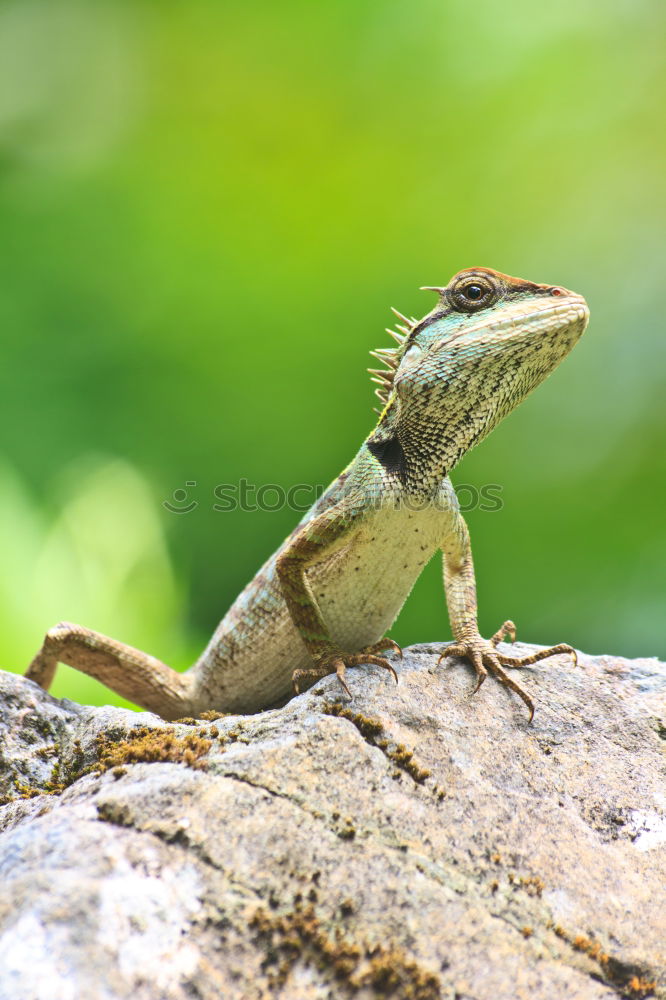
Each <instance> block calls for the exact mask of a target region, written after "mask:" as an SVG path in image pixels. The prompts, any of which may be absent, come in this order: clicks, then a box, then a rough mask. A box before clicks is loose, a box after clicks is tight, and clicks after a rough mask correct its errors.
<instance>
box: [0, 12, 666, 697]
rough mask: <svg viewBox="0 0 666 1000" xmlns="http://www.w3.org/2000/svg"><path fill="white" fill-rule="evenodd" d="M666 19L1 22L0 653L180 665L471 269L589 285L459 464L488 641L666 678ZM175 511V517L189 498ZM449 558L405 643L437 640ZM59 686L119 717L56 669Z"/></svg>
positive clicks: (20, 16)
mask: <svg viewBox="0 0 666 1000" xmlns="http://www.w3.org/2000/svg"><path fill="white" fill-rule="evenodd" d="M665 21H666V8H665V7H664V6H663V4H660V3H658V2H656V0H655V2H642V0H635V2H632V3H627V2H625V0H610V2H608V0H563V2H561V3H559V4H556V5H541V4H534V3H528V2H526V0H514V2H512V3H509V4H498V3H494V2H492V0H480V2H479V3H476V4H474V5H471V4H469V3H466V2H465V0H451V2H446V0H439V2H438V0H356V2H354V3H351V2H349V0H342V2H338V3H333V4H317V3H312V2H310V3H307V2H305V0H286V2H285V0H273V2H250V3H246V4H232V3H226V2H221V3H218V2H215V0H189V2H188V3H186V4H184V3H176V2H173V0H165V2H162V3H160V4H157V3H154V2H151V0H131V2H130V0H100V2H96V3H86V2H83V0H41V2H40V0H8V2H5V3H3V4H2V6H1V7H0V233H1V234H2V239H1V246H2V268H1V270H0V329H2V340H3V354H4V357H3V364H2V367H1V369H0V380H1V393H0V398H1V399H2V408H3V418H2V423H3V430H4V434H3V444H2V459H3V465H2V470H3V471H2V475H1V476H0V512H1V513H2V523H1V524H0V537H1V538H2V540H3V552H4V554H5V560H4V562H5V566H4V570H3V575H4V581H3V584H2V587H1V588H0V594H2V596H3V606H2V609H0V623H1V624H2V631H1V634H0V662H1V663H2V665H3V666H4V667H7V668H9V669H16V670H23V669H24V668H25V666H26V664H27V662H28V660H29V658H30V656H31V654H32V652H34V650H36V648H37V647H38V645H39V643H40V641H41V637H42V634H43V632H44V631H45V629H46V628H47V627H48V626H50V625H52V624H54V623H55V621H56V620H59V619H67V620H74V621H77V620H78V621H81V622H82V623H83V624H87V625H89V626H91V627H93V628H97V629H99V630H100V631H103V632H107V633H110V634H112V635H115V636H116V637H117V638H120V639H124V640H125V641H128V642H131V643H133V644H135V645H139V646H142V647H143V648H148V649H149V651H150V652H152V653H153V654H155V655H157V656H160V657H162V658H163V659H165V660H166V661H167V662H170V663H173V664H174V665H176V666H179V667H182V666H184V665H185V664H186V663H187V662H188V661H189V659H191V658H192V657H194V656H195V655H196V654H197V653H198V651H199V649H200V647H201V646H202V645H203V644H204V643H205V642H206V641H207V638H208V636H209V634H210V633H211V631H212V629H213V628H214V626H215V624H216V622H217V621H218V619H219V618H220V617H221V615H222V614H223V613H224V611H225V610H226V609H227V607H228V606H229V604H230V603H231V602H232V600H233V599H234V597H235V596H236V594H237V593H238V592H239V590H240V589H241V588H242V587H243V586H244V584H245V583H246V582H247V581H248V579H249V578H250V577H251V576H252V575H253V574H254V572H255V571H256V569H257V568H258V566H259V565H260V564H261V563H262V562H263V560H264V559H265V558H266V556H267V555H268V554H269V553H270V552H271V551H272V550H273V549H274V548H275V547H276V546H277V544H278V543H279V542H280V541H281V539H282V538H283V537H284V536H285V535H286V534H287V533H288V532H289V531H290V530H291V528H292V527H293V524H294V523H295V521H296V519H297V518H298V517H299V516H300V514H298V513H294V512H293V511H290V510H289V509H281V510H278V511H243V510H239V509H237V510H233V511H227V512H219V511H215V510H214V507H213V505H214V503H215V502H216V500H215V495H214V490H215V487H216V486H217V485H218V484H221V483H227V484H233V483H237V482H238V481H239V480H241V479H245V480H247V481H248V482H250V483H253V484H257V485H261V484H267V483H274V484H279V485H282V486H283V487H285V488H288V487H289V486H292V485H294V484H297V483H303V484H321V485H325V484H326V483H327V482H328V481H329V480H330V479H331V478H333V476H334V475H336V474H337V472H338V471H340V469H341V468H342V467H343V466H344V465H346V464H347V462H348V461H349V459H350V458H351V456H352V455H353V453H354V452H355V450H356V449H357V447H358V445H359V443H360V441H361V440H362V438H363V437H364V436H365V434H367V432H368V430H369V429H370V426H371V422H372V415H371V407H372V405H373V402H374V397H373V396H372V393H371V389H370V385H369V382H368V376H367V375H366V374H365V368H366V366H367V364H368V363H369V358H368V355H367V351H368V350H369V349H371V348H373V347H376V346H382V345H386V344H388V342H389V341H388V336H387V335H386V334H385V333H383V327H384V326H385V325H387V324H389V325H390V323H391V320H392V317H391V314H390V313H389V311H388V306H389V305H395V306H397V307H398V308H399V309H401V310H402V311H404V312H406V313H409V314H415V315H422V314H423V313H424V312H426V311H427V310H428V309H430V307H431V305H432V296H431V295H429V294H428V293H424V292H419V291H418V287H419V286H420V285H424V284H443V283H445V282H446V281H448V279H449V278H450V277H451V275H452V274H453V273H454V272H455V271H457V270H459V269H460V268H462V267H466V266H470V265H475V264H480V265H488V266H492V267H496V268H498V269H500V270H503V271H506V272H508V273H510V274H518V275H521V276H523V277H526V278H532V279H534V280H537V281H545V282H552V283H559V284H563V285H566V286H568V287H571V288H575V289H576V290H577V291H580V292H582V293H583V294H585V295H586V296H587V298H588V300H589V303H590V307H591V311H592V322H591V326H590V329H589V332H588V333H587V334H586V336H585V337H584V339H583V341H582V342H581V344H580V346H579V347H577V348H576V351H575V352H574V354H573V355H572V357H571V358H570V359H568V360H567V362H566V364H565V365H564V366H563V367H562V368H561V369H560V370H559V371H558V372H556V373H555V375H554V376H553V378H552V379H550V380H549V381H548V382H547V383H546V384H545V385H544V386H543V387H542V388H541V389H539V391H538V392H537V393H536V394H535V395H534V396H533V397H532V398H531V399H530V400H529V401H528V402H527V403H526V404H525V405H524V406H523V407H522V408H521V409H519V410H518V411H517V412H516V413H515V414H513V415H512V416H511V417H510V418H509V419H508V420H507V421H506V422H505V424H504V425H503V426H502V427H501V428H499V429H498V430H497V431H496V432H495V433H494V434H493V435H492V436H491V437H490V438H489V440H488V441H487V442H485V443H484V444H483V445H482V446H481V447H480V448H479V449H478V450H477V451H475V452H474V453H472V454H471V455H470V456H469V457H468V458H466V459H465V461H464V462H463V464H462V465H461V466H460V468H459V469H458V470H457V471H456V473H455V474H454V477H453V478H454V480H455V481H456V482H457V483H471V484H475V485H476V486H480V485H482V484H488V483H491V484H500V485H501V487H502V499H503V507H502V509H501V511H497V512H493V513H490V512H487V511H480V510H473V511H471V512H470V513H469V515H468V520H469V524H470V530H471V534H472V542H473V548H474V553H475V559H476V564H477V574H478V579H479V597H480V608H481V625H482V629H483V630H484V631H485V632H486V633H488V632H492V631H494V630H495V629H496V628H497V626H498V625H499V624H500V623H501V621H503V620H504V619H505V618H507V617H511V618H513V619H514V620H515V621H516V622H517V623H518V627H519V637H521V638H524V639H526V640H531V641H538V642H542V643H551V642H561V641H566V642H570V643H572V644H574V645H576V646H578V647H580V648H582V649H585V650H587V651H589V652H594V653H600V652H613V653H620V654H626V655H632V656H637V655H654V654H663V652H664V647H663V635H664V628H663V617H664V614H663V600H664V587H663V580H664V563H665V562H666V529H665V527H664V501H663V489H664V464H665V458H664V454H665V452H664V435H663V428H664V416H665V409H666V404H665V402H664V398H665V395H666V385H665V382H666V376H665V372H666V363H665V362H666V349H665V346H664V345H665V342H666V338H665V337H664V331H663V329H662V327H663V324H662V322H661V316H662V312H663V304H662V301H663V288H664V277H663V275H664V263H665V260H664V229H665V224H666V211H665V208H666V205H665V200H664V192H665V185H664V174H665V167H666V158H665V155H664V154H665V151H666V129H665V128H664V114H663V107H664V99H665V97H666V87H665V86H664V83H665V79H664V77H665V73H666V69H665V66H666V64H665V62H664V58H663V37H664V28H665V27H666V24H665ZM188 482H189V483H196V486H189V487H187V491H188V497H189V498H191V499H193V500H195V501H196V502H197V504H198V506H197V507H196V509H194V510H192V511H190V512H189V513H181V514H176V513H172V512H169V511H168V510H167V509H166V508H165V507H164V506H163V505H162V504H163V501H165V500H167V501H168V500H170V499H172V498H173V494H174V492H175V491H177V490H180V489H185V488H186V487H185V484H186V483H188ZM448 634H449V633H448V626H447V623H446V614H445V604H444V598H443V594H442V589H441V582H440V569H439V565H438V564H435V563H433V565H431V566H430V567H428V570H427V571H426V572H425V573H424V575H423V578H422V579H421V581H419V583H418V585H417V587H416V589H415V592H414V594H413V596H412V598H411V599H410V601H409V603H408V605H407V607H406V609H405V611H404V612H403V614H402V616H401V618H400V620H399V622H398V624H397V626H396V628H395V629H394V631H393V632H392V635H393V636H394V637H395V638H397V639H398V640H399V641H401V642H403V643H409V642H416V641H425V640H433V639H438V638H441V639H444V638H446V637H447V636H448ZM54 690H55V693H58V694H67V695H68V696H69V697H72V698H74V699H79V700H86V701H110V700H117V699H113V698H112V696H110V695H109V694H108V692H106V691H103V690H102V689H101V688H97V687H95V685H94V684H93V683H92V682H90V681H88V680H87V679H85V678H81V677H80V676H79V675H76V674H74V673H73V672H69V671H65V670H64V669H61V671H60V673H59V676H58V680H57V686H56V688H55V689H54Z"/></svg>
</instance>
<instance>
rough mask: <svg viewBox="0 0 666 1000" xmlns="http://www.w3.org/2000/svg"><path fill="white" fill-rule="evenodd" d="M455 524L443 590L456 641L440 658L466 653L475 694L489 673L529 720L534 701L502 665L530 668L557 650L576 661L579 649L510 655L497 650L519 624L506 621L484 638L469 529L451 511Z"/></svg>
mask: <svg viewBox="0 0 666 1000" xmlns="http://www.w3.org/2000/svg"><path fill="white" fill-rule="evenodd" d="M452 517H453V520H452V523H451V526H450V530H449V531H448V533H447V535H446V537H445V539H444V541H443V543H442V552H443V562H444V589H445V591H446V602H447V605H448V609H449V618H450V621H451V629H452V631H453V635H454V638H455V640H456V641H455V643H454V644H453V645H452V646H448V647H447V648H446V649H445V650H444V652H443V653H442V654H441V655H440V657H439V661H438V662H441V660H442V659H443V658H444V657H446V656H464V657H466V658H467V659H468V660H470V661H471V663H472V666H473V667H474V671H475V673H476V677H477V681H476V687H475V688H474V692H475V693H476V692H477V691H478V690H479V688H480V687H481V685H482V684H483V682H484V680H485V679H486V677H487V676H488V672H490V673H491V674H492V675H493V676H494V677H496V678H497V680H498V681H499V682H500V683H501V684H503V685H504V686H505V687H507V688H510V690H511V691H515V693H516V694H517V695H518V697H519V698H522V700H523V701H524V702H525V704H526V705H527V707H528V709H529V712H530V719H529V721H530V722H531V721H532V718H533V717H534V702H533V701H532V699H531V698H530V696H529V695H528V694H527V692H526V691H523V689H522V688H521V687H519V686H518V684H516V682H515V681H513V680H512V679H511V678H510V677H509V676H508V674H507V673H506V671H505V670H503V669H502V668H503V667H527V666H529V665H530V664H532V663H537V662H538V661H539V660H545V659H546V658H547V657H549V656H555V655H556V654H558V653H571V655H572V656H573V658H574V663H575V662H576V651H575V650H574V649H572V647H571V646H568V645H567V644H566V643H560V644H559V645H558V646H551V647H550V648H548V649H542V650H540V651H539V652H538V653H534V654H533V655H531V656H522V657H515V656H507V655H506V654H505V653H500V652H499V650H498V649H497V645H498V643H500V642H501V641H502V640H503V639H504V638H505V636H509V638H510V639H511V642H515V641H516V626H515V625H514V624H513V622H511V621H506V622H504V624H503V625H502V627H501V628H500V629H498V630H497V632H495V634H494V635H493V636H492V638H490V639H484V638H483V637H482V636H481V635H480V634H479V628H478V624H477V603H476V580H475V578H474V564H473V562H472V550H471V546H470V541H469V531H468V530H467V525H466V524H465V521H464V519H463V517H462V515H461V514H459V513H458V512H457V511H453V512H452Z"/></svg>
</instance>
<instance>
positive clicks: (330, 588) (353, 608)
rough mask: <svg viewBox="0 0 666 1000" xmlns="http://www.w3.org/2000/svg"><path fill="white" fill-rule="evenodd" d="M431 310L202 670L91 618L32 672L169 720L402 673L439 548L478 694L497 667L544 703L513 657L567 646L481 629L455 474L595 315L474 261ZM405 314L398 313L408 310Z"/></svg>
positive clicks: (51, 637)
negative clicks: (349, 677)
mask: <svg viewBox="0 0 666 1000" xmlns="http://www.w3.org/2000/svg"><path fill="white" fill-rule="evenodd" d="M428 290H430V291H434V292H436V293H437V296H438V299H437V305H436V306H435V308H434V309H433V310H432V311H431V312H430V313H428V315H427V316H425V317H424V318H423V319H421V320H418V321H417V320H412V319H407V318H405V317H403V316H400V314H399V313H397V315H398V316H399V317H400V319H401V320H402V323H403V325H402V326H399V327H398V330H399V331H400V332H394V331H389V332H390V333H391V334H392V336H393V337H394V339H395V340H396V341H397V343H398V346H397V347H394V348H390V349H388V348H387V349H382V350H377V351H376V352H373V354H374V356H375V357H377V358H378V360H379V361H380V362H381V363H382V364H383V365H384V368H382V369H372V370H371V373H372V375H373V376H374V378H375V380H376V381H378V382H379V389H378V390H377V394H378V395H379V397H380V399H381V401H382V403H383V404H384V408H383V410H382V411H381V413H380V416H379V421H378V423H377V426H376V427H375V429H374V430H373V431H372V433H371V434H370V436H369V437H368V438H367V439H366V440H365V441H364V442H363V444H362V445H361V448H360V451H359V452H358V454H357V455H356V457H355V458H354V460H353V461H352V463H351V464H350V465H349V466H348V467H347V468H346V469H345V471H344V472H343V473H342V474H341V475H340V476H338V478H337V479H336V480H334V482H333V483H332V484H331V486H330V487H329V488H328V489H327V490H326V492H325V493H324V494H323V495H322V496H321V497H320V498H319V500H317V501H316V503H315V504H314V505H313V507H312V509H311V510H310V511H309V512H308V514H306V516H305V517H304V518H303V520H302V521H301V522H300V524H299V525H298V526H297V527H296V528H295V530H294V531H293V533H292V534H291V535H290V536H289V538H287V539H286V540H285V542H284V543H283V544H282V545H281V547H280V548H279V549H278V551H277V552H276V553H275V554H274V555H273V556H272V557H271V558H270V559H269V560H268V562H267V563H265V565H264V566H263V567H262V568H261V569H260V570H259V572H258V573H257V575H256V576H255V577H254V579H253V580H252V581H251V583H250V584H249V585H248V586H247V587H246V588H245V590H244V591H243V592H242V593H241V594H240V596H239V597H238V599H237V600H236V602H235V603H234V604H233V606H232V607H231V609H230V610H229V611H228V612H227V614H226V615H225V617H224V618H223V619H222V621H221V622H220V624H219V625H218V627H217V629H216V630H215V633H214V635H213V637H212V639H211V640H210V642H209V644H208V646H207V648H206V649H205V650H204V652H203V653H202V655H201V657H200V658H199V660H198V661H197V662H196V663H195V664H194V666H193V667H192V668H191V669H190V670H188V671H186V672H185V673H183V674H179V673H177V672H176V671H174V670H172V669H171V668H170V667H168V666H166V664H164V663H162V662H161V661H159V660H157V659H155V658H154V657H152V656H149V655H148V654H146V653H143V652H140V651H139V650H137V649H133V648H132V647H131V646H127V645H125V644H124V643H120V642H117V641H116V640H114V639H109V638H107V637H106V636H103V635H100V634H99V633H97V632H93V631H91V630H90V629H87V628H83V627H81V626H78V625H71V624H68V623H61V624H60V625H56V626H55V627H54V628H52V629H51V630H50V631H49V632H48V633H47V634H46V637H45V639H44V643H43V645H42V647H41V649H40V651H39V652H38V654H37V656H36V657H35V659H34V660H33V661H32V663H31V664H30V667H29V668H28V671H27V676H28V677H30V678H31V679H32V680H34V681H36V682H37V683H38V684H40V685H41V686H42V687H43V688H48V687H49V684H50V683H51V681H52V679H53V675H54V673H55V669H56V665H57V663H58V662H62V663H67V664H70V665H71V666H73V667H76V668H77V669H79V670H82V671H83V672H84V673H87V674H90V675H92V676H93V677H97V678H98V679H99V680H100V681H102V682H103V683H104V684H106V685H107V686H108V687H110V688H112V689H113V690H115V691H117V692H118V693H119V694H121V695H122V696H123V697H125V698H127V699H129V700H130V701H132V702H134V703H136V704H137V705H140V706H141V707H143V708H146V709H148V710H150V711H153V712H156V713H158V714H159V715H161V716H163V717H164V718H165V719H176V718H178V717H180V716H197V715H199V714H200V713H201V712H202V711H205V710H218V711H223V712H254V711H257V710H260V709H263V708H267V707H269V706H271V705H275V704H277V703H279V702H281V701H284V700H285V699H286V698H288V697H289V694H290V692H291V691H292V687H293V689H295V690H296V691H298V689H299V685H300V684H302V683H303V682H305V683H307V682H312V681H313V680H314V679H316V678H319V677H323V676H324V675H326V674H329V673H336V674H337V676H338V678H339V680H340V683H341V684H342V686H343V688H344V689H345V691H347V693H349V688H348V686H347V682H346V679H345V670H346V668H347V667H350V666H356V665H358V664H361V663H373V664H376V665H378V666H380V667H383V668H386V669H387V670H388V671H390V672H391V674H393V676H394V677H395V679H396V681H397V675H396V673H395V670H394V668H393V666H392V665H391V663H390V662H389V660H388V659H387V658H386V656H382V655H381V654H382V653H386V652H387V651H388V650H393V651H395V652H397V653H400V654H401V650H400V647H399V646H398V645H397V644H396V643H395V642H393V640H391V639H388V638H385V635H384V633H385V631H386V629H387V628H389V627H390V626H391V624H392V623H393V621H394V620H395V618H396V617H397V615H398V612H399V611H400V608H401V607H402V605H403V603H404V601H405V599H406V598H407V596H408V594H409V592H410V590H411V589H412V586H413V585H414V582H415V580H416V579H417V577H418V575H419V573H420V572H421V570H422V569H423V567H424V566H425V564H426V563H427V562H428V561H429V559H430V557H431V556H432V555H433V553H434V552H435V551H436V550H438V549H441V550H442V553H443V563H444V586H445V589H446V600H447V604H448V610H449V618H450V622H451V628H452V631H453V635H454V639H455V642H454V644H453V645H449V646H446V647H444V649H443V652H442V655H441V656H440V660H441V659H442V657H443V656H457V657H466V658H467V659H469V660H470V661H471V663H472V665H473V667H474V670H475V673H476V678H477V681H476V688H475V690H478V688H479V687H480V685H481V683H482V681H483V680H484V679H485V677H486V676H487V674H488V672H490V673H491V674H492V675H493V676H494V677H496V678H497V680H499V681H500V682H501V683H502V684H503V685H505V686H506V687H508V688H510V689H511V690H512V691H514V692H515V693H516V694H517V695H519V696H520V698H522V700H523V701H524V702H525V704H526V705H527V707H528V709H529V711H530V720H531V718H532V716H533V714H534V705H533V703H532V700H531V698H530V697H529V695H528V694H527V693H526V692H525V691H523V690H522V689H521V688H520V687H519V686H518V685H517V684H516V683H515V681H513V680H512V679H511V678H510V677H509V676H508V674H507V673H506V671H505V669H504V668H505V667H523V666H526V665H527V664H532V663H536V662H537V661H538V660H542V659H544V658H545V657H548V656H553V655H554V654H556V653H570V654H572V655H573V656H574V659H575V652H574V650H573V649H572V648H571V647H570V646H568V645H565V644H560V645H558V646H553V647H551V648H549V649H543V650H541V651H540V652H538V653H536V654H534V655H532V656H523V657H520V658H518V657H511V656H507V655H505V654H504V653H502V652H500V651H499V649H498V648H497V646H498V643H499V642H500V641H501V640H502V639H503V638H505V637H506V636H509V637H510V638H511V641H515V626H514V625H513V623H512V622H509V621H507V622H505V623H504V625H502V627H501V628H500V629H499V631H498V632H496V633H495V635H493V636H492V638H490V639H484V638H483V637H482V636H481V635H480V634H479V630H478V626H477V604H476V585H475V578H474V568H473V564H472V554H471V550H470V543H469V534H468V531H467V526H466V524H465V521H464V520H463V518H462V516H461V514H460V511H459V508H458V504H457V501H456V495H455V492H454V490H453V486H452V485H451V481H450V479H449V478H448V474H449V472H450V471H451V470H452V469H453V468H454V466H455V465H456V463H457V462H458V461H459V460H460V458H461V457H462V456H463V455H464V454H465V453H466V452H468V451H469V450H470V448H472V447H473V446H474V445H475V444H476V443H477V442H478V441H480V440H481V439H482V438H483V437H485V436H486V434H488V433H489V432H490V431H491V430H492V429H493V427H495V426H496V424H498V423H499V421H500V420H501V419H502V418H503V417H505V416H506V415H507V414H508V413H509V412H510V411H511V410H513V409H514V407H516V406H517V405H518V403H520V402H521V400H523V399H525V397H526V396H527V395H528V393H530V392H531V391H532V390H533V389H534V388H535V387H536V386H537V385H539V383H540V382H542V381H543V380H544V379H545V378H546V376H547V375H549V374H550V372H552V371H553V370H554V369H555V368H556V367H557V365H558V364H559V363H560V361H562V360H563V358H564V357H565V356H566V355H567V354H568V353H569V351H570V350H571V349H572V347H573V346H574V345H575V344H576V342H577V341H578V339H579V338H580V336H581V334H582V333H583V331H584V329H585V327H586V325H587V320H588V309H587V305H586V303H585V300H584V299H583V298H582V297H581V296H580V295H577V294H575V293H574V292H570V291H568V290H566V289H564V288H559V287H555V286H551V285H540V284H535V283H533V282H530V281H523V280H521V279H518V278H511V277H508V276H507V275H503V274H500V273H498V272H497V271H493V270H490V269H487V268H472V269H469V270H466V271H461V272H460V273H459V274H457V275H456V276H455V277H454V278H453V279H452V280H451V282H450V283H449V284H448V285H447V286H446V287H445V288H429V289H428ZM394 311H395V310H394Z"/></svg>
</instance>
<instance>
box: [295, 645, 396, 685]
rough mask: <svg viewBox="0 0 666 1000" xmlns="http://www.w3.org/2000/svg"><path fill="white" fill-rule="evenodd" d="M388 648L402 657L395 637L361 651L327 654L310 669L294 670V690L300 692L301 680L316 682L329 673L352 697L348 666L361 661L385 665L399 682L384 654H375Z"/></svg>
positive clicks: (354, 665)
mask: <svg viewBox="0 0 666 1000" xmlns="http://www.w3.org/2000/svg"><path fill="white" fill-rule="evenodd" d="M387 649H391V650H393V651H394V652H397V653H399V654H400V658H401V659H402V649H401V648H400V646H399V645H398V644H397V642H394V641H393V639H380V640H379V642H375V643H373V644H372V645H371V646H366V647H365V648H364V649H362V650H361V651H360V653H343V652H335V653H329V654H328V655H327V656H323V657H322V658H321V659H320V660H319V661H318V662H317V665H316V666H315V667H312V668H311V669H310V670H294V672H293V674H292V676H291V682H292V684H293V687H294V691H295V693H296V694H299V693H300V687H299V682H300V681H301V680H312V681H313V682H314V681H317V680H319V678H320V677H326V676H327V675H328V674H336V675H337V678H338V680H339V681H340V684H341V685H342V687H343V688H344V690H345V691H346V693H347V694H348V695H349V697H350V698H351V696H352V693H351V691H350V690H349V687H348V686H347V681H346V674H347V667H357V666H358V665H359V664H361V663H374V664H375V665H376V666H378V667H384V669H385V670H388V671H389V672H390V673H391V674H393V679H394V680H395V682H396V684H397V683H398V675H397V674H396V672H395V669H394V667H392V666H391V664H390V663H389V661H388V660H386V659H385V658H384V657H383V656H376V655H375V654H376V653H379V652H382V651H384V650H387Z"/></svg>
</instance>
